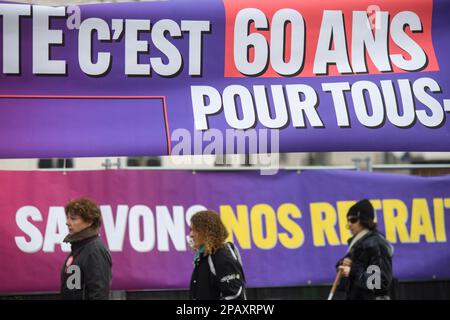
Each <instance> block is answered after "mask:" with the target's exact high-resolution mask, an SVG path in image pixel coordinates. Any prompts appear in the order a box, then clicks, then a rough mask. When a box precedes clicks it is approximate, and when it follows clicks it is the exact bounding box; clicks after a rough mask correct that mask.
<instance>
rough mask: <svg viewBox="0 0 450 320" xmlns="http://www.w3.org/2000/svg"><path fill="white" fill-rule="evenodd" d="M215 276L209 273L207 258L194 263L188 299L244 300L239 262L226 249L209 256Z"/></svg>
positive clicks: (243, 279) (242, 279)
mask: <svg viewBox="0 0 450 320" xmlns="http://www.w3.org/2000/svg"><path fill="white" fill-rule="evenodd" d="M211 258H212V262H213V266H214V269H215V273H216V275H214V274H213V272H211V267H210V265H209V263H208V256H205V255H202V256H201V257H200V258H199V259H198V260H197V261H196V262H195V263H194V271H193V272H192V277H191V284H190V298H191V299H194V300H219V299H223V300H240V299H245V276H244V271H243V269H242V266H241V264H240V262H239V261H238V260H237V259H236V258H235V257H233V254H232V253H231V251H230V250H228V248H227V247H223V248H219V249H218V250H217V251H216V252H215V253H214V254H212V255H211Z"/></svg>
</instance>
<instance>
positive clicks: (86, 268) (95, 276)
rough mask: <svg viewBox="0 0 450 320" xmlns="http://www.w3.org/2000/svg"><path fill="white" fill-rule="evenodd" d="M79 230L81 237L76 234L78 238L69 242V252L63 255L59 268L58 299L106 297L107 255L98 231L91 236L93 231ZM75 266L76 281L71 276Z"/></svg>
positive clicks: (107, 296) (109, 258) (108, 273)
mask: <svg viewBox="0 0 450 320" xmlns="http://www.w3.org/2000/svg"><path fill="white" fill-rule="evenodd" d="M81 232H84V236H83V235H82V236H81V237H77V238H78V239H75V241H74V242H72V241H69V242H70V243H71V245H72V252H71V253H70V255H69V256H68V257H67V258H66V260H65V262H64V265H63V268H62V270H61V298H62V299H67V300H94V299H96V300H107V299H109V291H110V287H111V278H112V273H111V268H112V260H111V255H110V254H109V252H108V250H107V249H106V247H105V245H104V244H103V242H102V240H101V239H100V237H99V236H98V233H97V234H94V235H92V233H94V232H90V231H87V232H85V230H83V231H81ZM81 232H80V233H81ZM85 236H86V237H85ZM80 238H81V239H80ZM70 260H72V263H70ZM68 261H69V263H68ZM71 266H72V267H71ZM77 268H79V270H80V281H79V282H78V283H77V280H76V278H75V273H76V269H77Z"/></svg>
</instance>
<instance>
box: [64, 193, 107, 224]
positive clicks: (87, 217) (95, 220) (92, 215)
mask: <svg viewBox="0 0 450 320" xmlns="http://www.w3.org/2000/svg"><path fill="white" fill-rule="evenodd" d="M64 211H65V212H66V215H69V214H73V215H76V216H79V217H81V219H83V220H84V221H87V222H92V227H93V228H95V229H98V228H100V226H101V225H102V214H101V211H100V208H99V207H98V205H97V203H95V201H94V200H92V199H89V198H79V199H75V200H71V201H69V203H68V204H67V205H66V206H65V207H64Z"/></svg>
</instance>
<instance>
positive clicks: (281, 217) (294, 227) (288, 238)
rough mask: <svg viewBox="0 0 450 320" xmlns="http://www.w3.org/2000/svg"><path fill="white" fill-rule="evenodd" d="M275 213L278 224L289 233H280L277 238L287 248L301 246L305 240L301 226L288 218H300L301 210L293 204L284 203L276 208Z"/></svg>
mask: <svg viewBox="0 0 450 320" xmlns="http://www.w3.org/2000/svg"><path fill="white" fill-rule="evenodd" d="M277 215H278V222H279V223H280V225H281V226H282V227H283V228H284V229H285V230H286V231H288V232H289V233H290V234H291V235H289V234H288V233H287V232H283V233H280V235H279V236H278V238H279V239H280V242H281V244H282V245H283V246H284V247H286V248H288V249H296V248H299V247H301V246H302V245H303V242H304V241H305V235H304V233H303V230H302V228H301V227H300V226H299V225H298V224H297V223H295V221H294V220H292V219H291V218H290V217H292V218H301V217H302V213H301V211H300V210H299V209H298V208H297V206H296V205H295V204H292V203H284V204H282V205H281V206H280V207H279V208H278V211H277Z"/></svg>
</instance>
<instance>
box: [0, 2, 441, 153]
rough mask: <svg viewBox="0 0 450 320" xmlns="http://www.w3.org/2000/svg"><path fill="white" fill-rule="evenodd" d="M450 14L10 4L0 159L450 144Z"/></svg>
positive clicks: (422, 8) (0, 81) (2, 13)
mask: <svg viewBox="0 0 450 320" xmlns="http://www.w3.org/2000/svg"><path fill="white" fill-rule="evenodd" d="M199 8H201V9H199ZM449 12H450V2H449V1H447V0H434V1H433V0H397V1H389V0H370V1H369V0H340V1H335V0H322V1H309V0H279V1H271V0H264V1H261V0H239V1H236V0H223V1H221V0H170V1H152V2H139V3H136V2H134V3H133V2H131V3H113V4H91V5H80V6H68V7H46V6H38V5H27V4H14V3H5V2H3V3H0V47H1V49H0V64H1V67H0V70H1V72H0V157H1V158H50V157H61V158H64V157H65V158H67V157H95V156H142V155H147V156H150V155H167V154H202V153H203V154H205V153H207V154H211V153H221V152H225V153H243V152H245V149H249V150H250V151H251V152H252V153H267V152H268V151H272V152H306V151H450V126H449V124H448V121H447V116H448V113H449V111H450V80H449V77H448V75H449V74H450V60H449V59H448V52H450V37H448V30H449V28H450V20H449V19H448V16H449ZM228 131H230V132H231V133H229V135H228V133H227V132H228ZM236 131H237V132H241V131H243V132H244V134H245V133H246V134H248V135H250V136H251V137H253V138H251V140H252V141H253V142H252V143H253V145H252V147H249V146H246V145H245V144H244V145H243V146H241V147H242V148H244V149H242V148H241V149H240V145H239V142H237V143H236V142H235V139H236V137H235V134H237V133H236ZM252 132H253V133H252ZM275 132H276V134H275ZM270 133H273V135H271V134H270ZM269 134H270V137H271V138H270V141H269V142H268V143H266V142H264V141H265V140H267V139H268V138H267V135H269ZM262 137H264V138H262ZM261 140H263V141H261ZM186 141H189V143H187V142H186ZM219 141H220V143H219ZM243 150H244V151H243Z"/></svg>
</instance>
